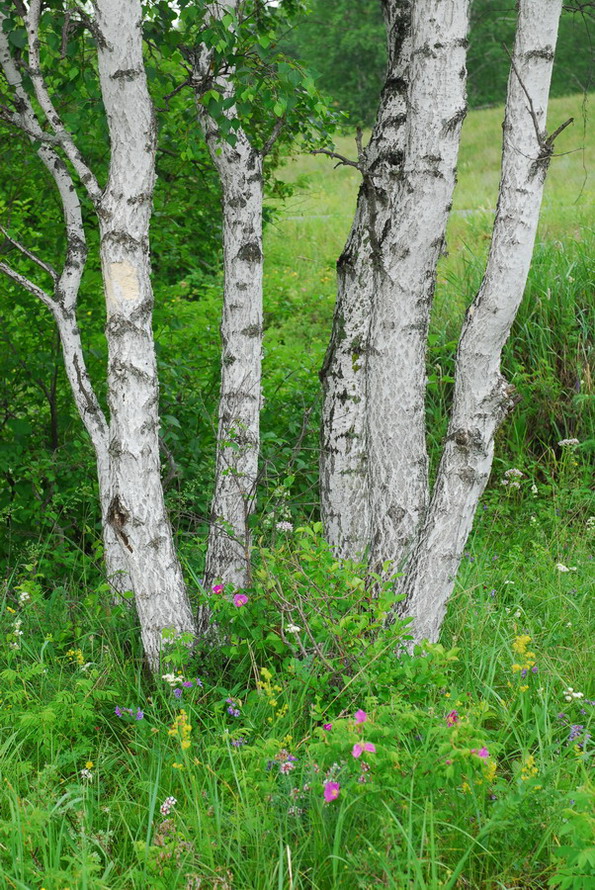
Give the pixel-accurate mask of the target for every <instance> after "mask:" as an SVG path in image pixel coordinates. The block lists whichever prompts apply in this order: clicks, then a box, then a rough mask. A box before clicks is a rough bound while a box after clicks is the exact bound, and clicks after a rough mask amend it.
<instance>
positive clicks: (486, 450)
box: [321, 0, 561, 640]
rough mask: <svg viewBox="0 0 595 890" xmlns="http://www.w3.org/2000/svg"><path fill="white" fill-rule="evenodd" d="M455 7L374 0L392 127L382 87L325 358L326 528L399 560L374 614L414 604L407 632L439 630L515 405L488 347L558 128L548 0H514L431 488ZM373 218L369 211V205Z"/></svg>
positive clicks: (458, 28) (462, 28) (342, 550)
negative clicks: (551, 98) (494, 141)
mask: <svg viewBox="0 0 595 890" xmlns="http://www.w3.org/2000/svg"><path fill="white" fill-rule="evenodd" d="M468 7H469V4H468V2H466V0H456V2H453V3H448V4H446V3H441V2H434V0H412V2H402V0H384V9H385V18H386V22H387V26H388V35H389V47H390V53H389V65H388V72H387V84H386V87H385V94H384V95H386V91H387V89H388V88H390V86H391V84H392V83H393V82H394V80H395V77H396V70H397V66H398V70H399V71H401V72H404V76H403V80H402V81H400V82H399V85H400V89H401V93H400V96H401V99H400V101H401V103H402V112H401V113H400V114H399V128H398V129H394V130H392V131H391V126H390V125H387V123H386V121H385V116H386V111H385V101H384V96H383V100H382V101H381V104H380V110H379V114H378V120H377V124H376V128H375V130H374V134H373V136H372V141H371V143H370V146H369V147H368V148H367V149H366V151H365V152H363V153H360V162H359V164H358V166H360V169H361V170H362V174H363V185H362V188H361V190H360V196H359V199H358V207H357V211H356V217H355V221H354V226H353V229H352V233H351V235H350V239H349V241H348V245H347V249H346V253H345V254H344V255H343V257H342V258H341V259H340V261H339V264H338V272H339V297H338V302H337V311H336V314H335V320H334V325H333V333H332V339H331V346H330V349H329V353H328V354H327V360H326V363H325V366H324V368H323V382H324V390H325V400H324V415H323V453H322V458H321V470H322V507H323V516H324V520H325V523H326V530H327V535H328V537H329V540H330V542H331V543H332V544H333V546H334V548H335V550H336V552H337V553H338V554H339V555H341V556H350V557H358V558H360V557H362V556H365V557H366V558H367V559H368V563H369V566H370V570H371V571H372V572H374V573H376V572H377V573H380V574H384V575H385V576H391V575H393V574H394V573H395V572H397V571H399V570H402V571H403V573H404V574H403V577H402V578H401V579H400V580H399V582H398V585H397V590H398V592H399V593H401V594H402V598H403V602H402V604H401V605H399V606H396V607H395V609H394V610H393V612H392V613H391V615H390V616H389V618H388V622H389V623H390V622H391V621H392V620H393V618H394V615H395V614H396V611H397V609H398V611H399V613H400V614H402V615H406V616H410V617H413V625H412V628H413V636H414V638H415V640H420V639H423V638H429V639H430V640H436V638H437V635H438V632H439V629H440V625H441V623H442V619H443V616H444V612H445V608H446V602H447V600H448V597H449V596H450V593H451V591H452V587H453V584H454V578H455V575H456V572H457V570H458V566H459V563H460V559H461V555H462V553H463V548H464V545H465V542H466V540H467V536H468V534H469V531H470V529H471V524H472V521H473V516H474V513H475V509H476V507H477V503H478V500H479V498H480V496H481V493H482V492H483V489H484V487H485V485H486V482H487V479H488V477H489V473H490V469H491V463H492V456H493V449H494V435H495V432H496V429H497V428H498V426H499V424H500V423H501V422H502V421H503V419H504V417H505V416H506V414H507V413H508V411H509V410H510V408H511V407H512V405H513V404H514V396H513V393H514V390H513V388H512V387H510V386H509V385H508V384H507V383H506V381H504V380H503V378H502V377H501V373H500V357H501V352H502V347H503V344H504V342H505V341H506V339H507V337H508V335H509V333H510V328H511V325H512V322H513V320H514V317H515V314H516V311H517V309H518V306H519V303H520V300H521V298H522V294H523V290H524V286H525V282H526V278H527V274H528V270H529V264H530V260H531V254H532V250H533V244H534V240H535V233H536V228H537V222H538V218H539V208H540V202H541V196H542V193H543V184H544V180H545V175H546V172H547V167H548V163H549V159H550V156H551V153H552V145H553V141H554V139H555V137H556V135H557V133H558V131H556V133H554V134H553V135H552V136H548V135H547V133H546V130H545V116H546V109H547V98H548V92H549V83H550V78H551V72H552V64H553V56H554V48H555V42H556V33H557V26H558V20H559V17H560V13H561V2H558V0H554V2H552V0H540V2H533V0H520V2H519V6H518V24H517V37H516V42H515V47H514V50H513V54H512V60H511V72H510V78H509V87H508V97H507V105H506V117H505V124H504V145H503V161H502V179H501V184H500V196H499V201H498V209H497V213H496V220H495V225H494V232H493V238H492V245H491V250H490V256H489V260H488V264H487V269H486V274H485V278H484V281H483V284H482V287H481V289H480V292H479V294H478V296H477V298H476V300H475V301H474V303H473V304H472V306H471V307H470V309H469V312H468V315H467V320H466V322H465V325H464V328H463V332H462V335H461V340H460V343H459V349H458V355H457V366H456V385H455V395H454V400H453V406H452V413H451V419H450V427H449V433H448V436H447V441H446V444H445V448H444V454H443V458H442V462H441V465H440V469H439V472H438V477H437V480H436V483H435V486H434V489H433V492H432V496H431V499H430V491H429V484H428V471H427V467H428V457H427V448H426V428H425V404H424V397H425V377H426V371H425V362H426V350H427V333H428V325H429V318H430V312H431V306H432V297H433V290H434V286H435V280H436V265H437V262H438V259H439V256H440V252H441V250H442V246H443V243H444V234H445V228H446V223H447V219H448V214H449V211H450V206H451V200H452V193H453V189H454V184H455V172H456V160H457V151H458V145H459V139H460V131H461V125H462V121H463V118H464V116H465V49H466V35H467V27H468V14H469V8H468ZM397 16H399V17H400V20H401V21H404V22H407V23H409V24H408V30H407V31H406V32H405V33H404V34H403V32H402V31H400V30H398V29H397V30H391V26H392V23H393V21H394V20H395V17H397ZM383 121H384V126H383ZM392 123H393V117H392V116H390V117H389V124H392ZM383 130H384V132H386V133H387V134H388V135H389V138H390V148H389V149H388V151H390V152H391V154H388V152H387V154H386V155H385V158H389V159H390V160H388V164H387V166H388V169H389V171H390V174H389V175H388V176H386V177H385V179H384V181H382V180H381V179H380V178H379V177H377V176H376V177H375V176H374V171H373V170H372V171H370V168H369V165H368V164H367V155H368V152H369V151H370V150H371V148H370V147H372V149H373V147H374V145H375V142H376V141H377V139H378V131H380V132H382V131H383ZM362 155H363V163H362ZM385 163H386V162H385ZM370 196H373V201H374V202H375V206H374V205H373V211H374V209H375V207H381V208H383V210H382V212H385V214H386V215H385V216H384V217H382V216H380V222H381V224H382V228H381V229H380V232H379V230H378V226H376V227H372V226H370V209H369V207H368V206H367V205H368V203H369V201H370ZM384 208H388V209H387V210H386V211H385V210H384ZM372 219H373V220H374V221H375V222H376V221H377V220H378V216H377V215H376V216H375V215H374V212H373V213H372ZM354 245H358V246H357V249H356V250H355V251H353V246H354ZM362 245H363V250H362ZM366 249H367V251H368V254H367V255H366V252H365V251H366ZM358 262H359V263H361V264H362V265H361V269H358V266H357V263H358ZM346 269H347V271H345V270H346ZM355 270H357V271H355ZM362 282H363V287H362V284H361V283H362Z"/></svg>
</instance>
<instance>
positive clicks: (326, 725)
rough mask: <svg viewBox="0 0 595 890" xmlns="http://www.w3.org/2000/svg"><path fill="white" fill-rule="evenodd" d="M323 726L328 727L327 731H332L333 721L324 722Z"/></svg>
mask: <svg viewBox="0 0 595 890" xmlns="http://www.w3.org/2000/svg"><path fill="white" fill-rule="evenodd" d="M322 728H323V729H326V731H327V732H330V731H331V729H332V728H333V724H332V723H323V724H322Z"/></svg>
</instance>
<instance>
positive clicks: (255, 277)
mask: <svg viewBox="0 0 595 890" xmlns="http://www.w3.org/2000/svg"><path fill="white" fill-rule="evenodd" d="M237 136H238V141H237V143H236V145H235V146H234V147H232V146H231V145H229V144H226V143H223V142H222V141H221V140H219V139H218V138H217V137H214V138H213V137H211V136H210V135H209V133H208V130H207V142H208V144H209V148H210V150H211V156H212V158H213V160H214V162H215V164H216V166H217V169H218V171H219V175H220V178H221V184H222V188H223V255H224V270H225V271H224V294H223V315H222V320H221V341H222V357H221V390H220V396H219V428H218V432H217V458H216V465H215V491H214V495H213V502H212V507H211V526H210V530H209V543H208V551H207V561H206V571H205V575H206V584H207V585H208V586H210V585H211V584H213V583H214V582H215V581H221V582H223V583H229V584H232V585H233V586H234V587H247V586H248V584H249V583H250V529H249V526H248V518H249V516H250V514H251V513H252V512H253V510H254V504H255V497H256V482H257V476H258V456H259V446H260V402H261V392H260V380H261V364H262V326H263V317H262V271H263V253H262V197H263V196H262V161H261V158H260V155H259V154H258V153H257V152H255V151H254V150H253V149H252V147H251V146H250V144H249V142H248V139H247V138H246V136H245V135H244V133H243V132H242V131H241V130H240V131H239V132H238V133H237Z"/></svg>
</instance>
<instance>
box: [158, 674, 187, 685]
mask: <svg viewBox="0 0 595 890" xmlns="http://www.w3.org/2000/svg"><path fill="white" fill-rule="evenodd" d="M161 679H162V680H165V682H166V683H169V685H170V686H177V685H178V684H179V683H183V681H184V677H183V676H182V674H178V675H177V676H176V674H162V675H161Z"/></svg>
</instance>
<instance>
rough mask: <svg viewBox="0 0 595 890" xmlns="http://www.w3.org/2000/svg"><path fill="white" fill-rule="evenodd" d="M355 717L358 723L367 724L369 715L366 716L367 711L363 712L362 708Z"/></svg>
mask: <svg viewBox="0 0 595 890" xmlns="http://www.w3.org/2000/svg"><path fill="white" fill-rule="evenodd" d="M353 716H354V717H355V722H356V723H365V722H366V720H367V719H368V715H367V714H366V712H365V711H362V709H361V708H360V709H359V710H358V711H356V712H355V714H354V715H353Z"/></svg>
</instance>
